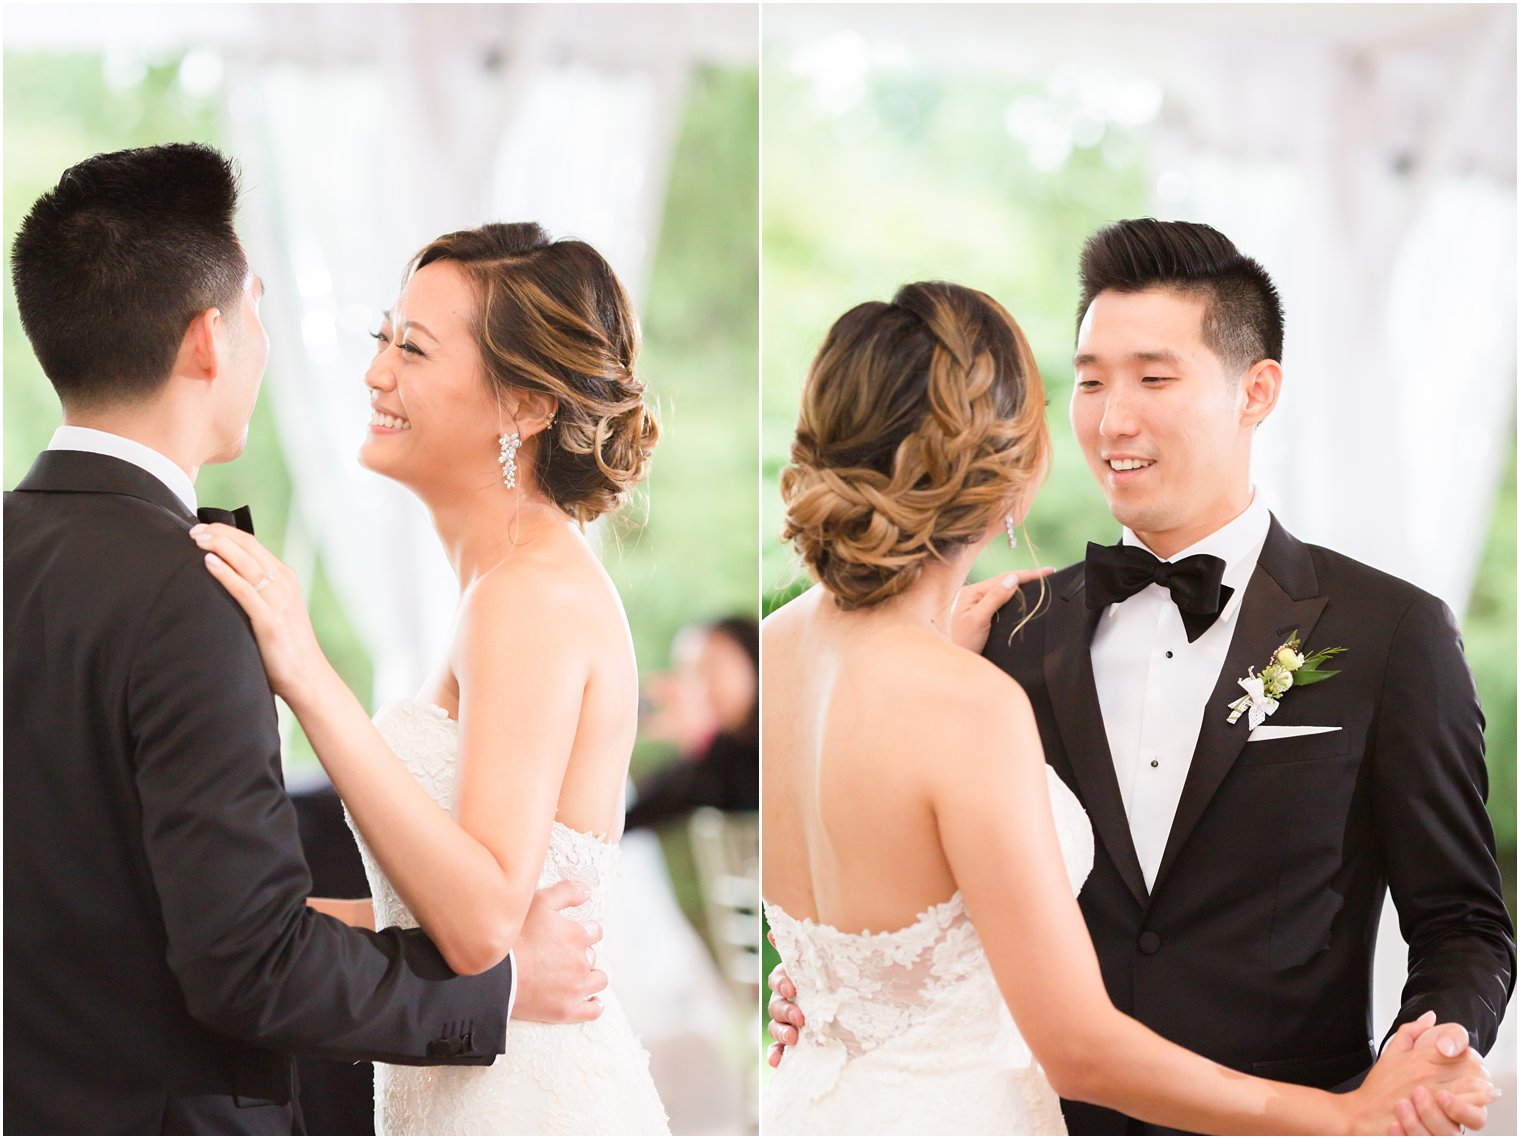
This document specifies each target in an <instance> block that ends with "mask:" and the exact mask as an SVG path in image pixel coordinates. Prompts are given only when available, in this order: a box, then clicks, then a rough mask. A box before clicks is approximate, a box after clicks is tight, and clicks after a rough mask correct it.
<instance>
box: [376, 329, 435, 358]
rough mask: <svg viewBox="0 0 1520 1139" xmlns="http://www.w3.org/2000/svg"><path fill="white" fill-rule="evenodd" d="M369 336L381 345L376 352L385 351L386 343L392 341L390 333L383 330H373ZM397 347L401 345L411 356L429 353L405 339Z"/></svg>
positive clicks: (402, 349)
mask: <svg viewBox="0 0 1520 1139" xmlns="http://www.w3.org/2000/svg"><path fill="white" fill-rule="evenodd" d="M369 337H370V339H371V340H373V341H375V342H376V343H377V344H378V345H379V347H377V348H376V349H375V351H376V352H383V351H385V347H386V345H388V344H389V343H390V342H391V338H390V334H389V333H387V332H385V331H383V330H382V331H379V332H371V333H370V334H369ZM397 347H399V348H400V349H401V351H403V352H405V353H407V354H408V355H411V356H426V355H427V353H425V352H424V351H423V350H422V349H421V348H418V347H417V346H416V345H415V344H408V343H407V342H406V341H405V340H403V341H402V342H401V343H400V344H399V345H398V346H397Z"/></svg>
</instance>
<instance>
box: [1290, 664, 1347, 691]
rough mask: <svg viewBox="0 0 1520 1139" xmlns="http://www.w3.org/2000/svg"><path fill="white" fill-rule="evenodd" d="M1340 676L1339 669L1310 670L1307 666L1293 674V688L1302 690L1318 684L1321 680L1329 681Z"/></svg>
mask: <svg viewBox="0 0 1520 1139" xmlns="http://www.w3.org/2000/svg"><path fill="white" fill-rule="evenodd" d="M1340 674H1341V670H1340V669H1338V668H1332V669H1329V670H1326V669H1318V668H1309V667H1308V666H1307V665H1305V666H1304V667H1303V668H1300V669H1298V670H1296V671H1295V672H1294V673H1293V687H1294V688H1302V687H1303V686H1304V685H1306V684H1318V683H1319V682H1320V681H1321V680H1329V679H1330V678H1331V677H1332V676H1339V675H1340Z"/></svg>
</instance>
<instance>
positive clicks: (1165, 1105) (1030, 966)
mask: <svg viewBox="0 0 1520 1139" xmlns="http://www.w3.org/2000/svg"><path fill="white" fill-rule="evenodd" d="M977 691H978V693H979V695H978V696H977V697H976V698H975V699H974V700H973V701H972V706H970V707H967V708H964V709H963V710H962V711H963V715H961V716H959V717H956V718H955V720H956V722H955V726H954V727H953V728H952V731H953V732H954V735H955V738H952V739H946V738H944V735H943V732H942V731H941V732H940V739H939V740H938V746H937V747H936V748H934V749H933V750H932V751H929V750H926V752H925V754H938V755H955V756H957V759H956V762H955V763H936V764H934V765H932V767H931V768H930V770H929V773H928V776H927V777H928V778H929V780H930V783H929V785H928V794H929V798H930V802H931V805H932V808H933V810H934V813H935V818H936V822H937V825H938V828H939V833H940V837H941V843H942V845H943V848H944V851H945V854H946V857H947V858H948V860H949V863H950V867H951V871H952V873H953V874H954V877H955V881H956V884H957V885H958V886H959V888H960V889H961V891H962V894H963V896H964V898H965V900H966V906H967V910H968V912H969V913H970V915H971V918H972V920H973V922H974V923H975V925H976V929H977V933H978V934H979V935H980V937H981V940H982V943H983V945H984V946H985V948H986V951H987V955H988V960H989V962H990V963H991V966H992V969H993V973H994V975H995V976H996V978H997V982H998V987H999V989H1000V990H1001V992H1002V994H1003V998H1004V1000H1005V1001H1006V1002H1007V1004H1008V1008H1009V1010H1010V1011H1011V1012H1012V1013H1013V1017H1014V1020H1015V1021H1016V1022H1017V1023H1018V1026H1019V1030H1020V1032H1021V1033H1022V1035H1023V1036H1024V1038H1025V1040H1026V1041H1027V1042H1028V1044H1029V1047H1030V1049H1031V1051H1033V1053H1034V1055H1035V1057H1036V1058H1037V1059H1038V1060H1039V1062H1040V1064H1041V1066H1042V1067H1043V1068H1044V1069H1045V1072H1046V1074H1047V1075H1048V1076H1049V1078H1050V1080H1051V1083H1052V1084H1053V1085H1054V1086H1055V1088H1056V1090H1057V1092H1058V1093H1059V1094H1060V1095H1062V1096H1063V1097H1065V1098H1068V1099H1076V1100H1082V1101H1085V1102H1087V1103H1095V1104H1099V1105H1102V1106H1104V1107H1110V1108H1115V1109H1117V1110H1119V1111H1122V1112H1124V1113H1125V1114H1127V1115H1131V1116H1135V1117H1139V1118H1142V1119H1146V1120H1150V1121H1152V1122H1154V1123H1160V1124H1163V1125H1165V1126H1168V1127H1176V1128H1180V1129H1184V1130H1187V1131H1194V1132H1202V1133H1211V1134H1326V1133H1331V1132H1360V1133H1366V1132H1369V1131H1370V1132H1375V1133H1385V1134H1386V1133H1387V1130H1388V1126H1389V1124H1391V1123H1392V1122H1393V1118H1394V1116H1393V1106H1394V1102H1395V1100H1397V1099H1398V1098H1400V1097H1401V1096H1406V1095H1410V1094H1412V1092H1413V1090H1414V1087H1415V1085H1416V1084H1424V1085H1425V1086H1427V1087H1428V1088H1430V1089H1431V1090H1432V1091H1434V1090H1435V1089H1436V1087H1437V1086H1438V1085H1440V1084H1441V1083H1442V1081H1443V1080H1445V1079H1447V1078H1456V1079H1457V1080H1458V1082H1460V1081H1462V1080H1466V1081H1468V1082H1469V1083H1471V1084H1472V1085H1473V1086H1472V1087H1471V1088H1467V1087H1466V1086H1465V1085H1463V1086H1457V1084H1453V1085H1451V1086H1450V1089H1449V1090H1451V1091H1453V1092H1457V1093H1458V1095H1459V1098H1460V1097H1461V1096H1462V1094H1463V1093H1464V1091H1465V1092H1466V1093H1467V1094H1468V1095H1469V1096H1470V1097H1471V1098H1473V1099H1475V1100H1476V1101H1477V1102H1478V1103H1486V1102H1487V1100H1486V1098H1485V1094H1484V1093H1481V1092H1480V1091H1478V1090H1477V1082H1478V1076H1477V1074H1476V1073H1478V1072H1479V1071H1481V1069H1480V1068H1479V1067H1478V1065H1476V1064H1475V1063H1474V1062H1472V1061H1470V1060H1462V1061H1450V1060H1444V1059H1443V1058H1441V1057H1440V1056H1438V1055H1436V1054H1435V1053H1434V1051H1433V1050H1426V1051H1422V1052H1421V1053H1420V1054H1415V1053H1412V1052H1410V1051H1409V1045H1410V1044H1411V1043H1412V1041H1413V1038H1414V1037H1413V1033H1412V1032H1411V1033H1410V1034H1409V1035H1408V1039H1407V1040H1405V1041H1402V1042H1401V1048H1402V1052H1396V1053H1394V1054H1393V1055H1391V1056H1390V1057H1388V1060H1389V1062H1391V1064H1392V1067H1389V1068H1385V1067H1384V1064H1383V1063H1380V1064H1379V1065H1378V1067H1377V1068H1375V1069H1374V1070H1373V1073H1372V1074H1370V1075H1369V1077H1368V1080H1367V1083H1366V1084H1365V1085H1364V1088H1363V1089H1362V1090H1361V1091H1358V1092H1354V1093H1350V1094H1348V1095H1332V1094H1331V1093H1329V1092H1324V1091H1319V1090H1317V1089H1314V1088H1306V1087H1300V1086H1297V1085H1292V1084H1282V1083H1276V1082H1272V1081H1268V1080H1262V1079H1257V1078H1255V1077H1251V1076H1246V1075H1243V1074H1241V1073H1239V1072H1236V1071H1234V1070H1232V1069H1230V1068H1226V1067H1224V1066H1223V1065H1221V1064H1216V1063H1214V1062H1213V1061H1210V1060H1207V1059H1204V1058H1203V1057H1202V1056H1199V1055H1197V1054H1196V1053H1193V1052H1189V1051H1187V1050H1186V1049H1184V1048H1181V1047H1179V1046H1177V1045H1175V1044H1172V1043H1170V1042H1169V1041H1167V1040H1165V1039H1164V1038H1163V1037H1161V1036H1159V1035H1157V1034H1156V1033H1154V1032H1152V1031H1151V1030H1150V1029H1148V1028H1146V1027H1145V1026H1144V1025H1142V1024H1140V1023H1139V1022H1138V1021H1136V1020H1134V1019H1133V1018H1131V1017H1128V1016H1126V1015H1124V1014H1123V1013H1121V1012H1119V1011H1118V1010H1117V1009H1116V1008H1114V1006H1113V1003H1112V1002H1111V1001H1110V1000H1109V997H1108V993H1107V990H1106V989H1105V987H1104V984H1103V978H1102V975H1101V973H1100V971H1099V967H1098V960H1097V954H1096V952H1095V951H1094V949H1093V945H1092V940H1091V938H1090V937H1089V935H1088V932H1087V927H1086V925H1085V923H1084V922H1083V919H1082V915H1081V911H1080V910H1079V909H1078V907H1077V903H1076V900H1075V898H1074V897H1073V894H1072V889H1071V886H1070V884H1069V882H1068V879H1067V875H1066V871H1065V867H1064V865H1063V862H1062V857H1061V851H1060V847H1059V845H1058V843H1057V840H1056V833H1055V822H1054V819H1053V818H1052V815H1051V811H1050V806H1049V795H1048V791H1047V787H1046V774H1045V765H1044V757H1043V752H1042V750H1041V746H1040V739H1039V734H1038V731H1037V729H1036V726H1035V721H1034V715H1033V712H1032V711H1031V709H1030V707H1029V702H1028V699H1027V697H1025V695H1024V692H1023V690H1022V689H1021V688H1019V687H1018V686H1017V685H1015V684H1013V683H1012V682H1011V681H1009V680H1008V679H1007V677H1004V676H1002V675H1001V674H998V675H997V676H996V677H995V678H990V677H989V678H988V683H987V684H986V685H978V686H977ZM936 724H937V728H942V727H943V724H944V720H942V719H940V718H938V717H937V718H936ZM926 747H927V744H926ZM1015 867H1016V868H1017V871H1016V872H1013V871H1011V868H1015ZM1406 1027H1407V1026H1406ZM1420 1027H1422V1028H1423V1027H1426V1026H1425V1025H1423V1024H1422V1025H1421V1026H1420ZM1472 1055H1475V1054H1472ZM1380 1069H1381V1071H1380ZM1395 1093H1396V1094H1395Z"/></svg>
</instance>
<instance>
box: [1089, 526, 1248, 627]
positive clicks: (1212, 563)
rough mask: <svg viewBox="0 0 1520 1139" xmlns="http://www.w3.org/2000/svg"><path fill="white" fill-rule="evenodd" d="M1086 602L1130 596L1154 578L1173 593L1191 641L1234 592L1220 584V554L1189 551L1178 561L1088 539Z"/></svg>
mask: <svg viewBox="0 0 1520 1139" xmlns="http://www.w3.org/2000/svg"><path fill="white" fill-rule="evenodd" d="M1086 568H1087V607H1088V608H1089V609H1101V608H1102V607H1103V606H1105V605H1113V604H1116V603H1117V602H1120V601H1123V600H1125V599H1126V598H1129V597H1133V596H1134V595H1135V594H1137V593H1139V592H1140V591H1141V590H1142V589H1144V588H1145V587H1146V586H1147V585H1150V584H1151V583H1152V582H1155V583H1156V584H1157V585H1161V586H1165V587H1166V589H1167V590H1168V591H1170V592H1171V595H1172V601H1173V602H1175V603H1176V605H1177V611H1178V612H1179V613H1181V614H1182V627H1183V628H1184V629H1186V630H1187V639H1188V644H1192V643H1193V642H1194V641H1196V640H1197V639H1198V638H1199V637H1201V636H1203V634H1204V633H1205V632H1206V631H1207V630H1208V627H1209V626H1210V625H1212V624H1213V623H1214V622H1215V620H1217V619H1218V617H1219V612H1220V610H1222V609H1223V608H1224V606H1225V602H1227V601H1228V600H1229V599H1230V594H1232V593H1234V592H1235V591H1234V590H1233V589H1231V588H1230V587H1229V586H1228V585H1221V584H1220V581H1221V579H1222V578H1223V577H1224V559H1223V558H1216V557H1215V556H1214V555H1213V554H1193V555H1191V556H1190V557H1186V558H1183V559H1182V560H1181V561H1179V562H1164V561H1162V560H1161V559H1160V558H1158V557H1156V555H1155V554H1153V553H1151V552H1150V551H1149V550H1147V549H1144V548H1142V547H1140V546H1126V545H1124V544H1123V543H1121V544H1119V545H1117V546H1100V545H1098V544H1097V543H1096V542H1089V543H1087V567H1086Z"/></svg>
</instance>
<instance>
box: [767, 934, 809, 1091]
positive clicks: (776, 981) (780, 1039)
mask: <svg viewBox="0 0 1520 1139" xmlns="http://www.w3.org/2000/svg"><path fill="white" fill-rule="evenodd" d="M770 936H771V944H772V945H774V944H776V942H775V935H774V934H772V935H770ZM766 983H767V984H768V985H769V986H770V990H771V1001H770V1004H769V1005H768V1006H767V1007H766V1012H767V1014H768V1015H769V1016H770V1018H771V1022H770V1025H769V1026H768V1030H769V1032H770V1034H771V1039H772V1040H774V1041H775V1043H774V1044H772V1045H771V1047H770V1055H769V1056H768V1057H767V1062H768V1063H769V1064H770V1066H771V1067H772V1068H774V1067H775V1066H776V1065H777V1064H779V1063H781V1054H782V1053H783V1052H785V1051H786V1050H787V1048H788V1047H789V1046H790V1045H793V1044H796V1043H797V1030H798V1029H800V1028H801V1027H802V1026H803V1025H804V1024H806V1023H807V1020H806V1018H805V1017H803V1015H802V1010H801V1009H800V1008H798V1007H797V1006H796V1005H795V1004H793V1003H792V1002H793V1001H794V1000H796V998H797V986H796V985H794V984H792V979H791V978H790V977H788V976H787V975H786V969H785V968H784V967H783V966H781V965H777V966H776V967H775V968H774V969H772V970H771V975H770V977H769V979H768V980H767V982H766Z"/></svg>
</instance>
